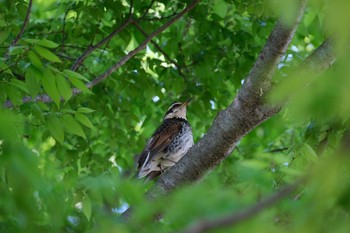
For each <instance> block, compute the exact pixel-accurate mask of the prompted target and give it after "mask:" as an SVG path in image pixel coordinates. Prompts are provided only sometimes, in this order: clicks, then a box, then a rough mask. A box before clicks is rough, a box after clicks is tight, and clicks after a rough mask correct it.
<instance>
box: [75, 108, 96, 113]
mask: <svg viewBox="0 0 350 233" xmlns="http://www.w3.org/2000/svg"><path fill="white" fill-rule="evenodd" d="M77 111H78V112H80V113H92V112H95V110H93V109H91V108H86V107H80V108H78V110H77Z"/></svg>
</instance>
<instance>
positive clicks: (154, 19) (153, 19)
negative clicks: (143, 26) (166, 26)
mask: <svg viewBox="0 0 350 233" xmlns="http://www.w3.org/2000/svg"><path fill="white" fill-rule="evenodd" d="M175 15H177V12H175V13H174V14H171V15H166V16H163V17H161V18H156V17H154V18H144V20H147V21H161V20H165V19H169V18H171V17H173V16H175Z"/></svg>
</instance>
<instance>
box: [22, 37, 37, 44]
mask: <svg viewBox="0 0 350 233" xmlns="http://www.w3.org/2000/svg"><path fill="white" fill-rule="evenodd" d="M23 40H24V41H25V42H27V43H29V44H37V43H38V42H39V41H40V40H38V39H30V38H27V39H23Z"/></svg>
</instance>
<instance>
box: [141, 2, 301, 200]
mask: <svg viewBox="0 0 350 233" xmlns="http://www.w3.org/2000/svg"><path fill="white" fill-rule="evenodd" d="M305 6H306V0H301V1H300V4H299V8H298V11H297V12H296V15H295V19H294V23H293V24H291V25H290V26H287V25H285V24H284V23H283V22H282V21H281V20H280V21H278V22H277V24H276V26H275V28H274V29H273V31H272V32H271V34H270V36H269V38H268V40H267V42H266V44H265V47H264V48H263V50H262V52H261V53H260V55H259V57H258V58H257V60H256V62H255V64H254V66H253V68H252V69H251V71H250V73H249V74H248V76H247V78H246V79H245V82H244V84H243V86H242V88H241V89H240V90H239V92H238V94H237V96H236V98H235V100H234V101H233V103H232V104H231V105H230V106H229V107H228V108H227V109H225V110H223V111H221V112H220V113H219V114H218V116H217V117H216V119H215V121H214V123H213V124H212V126H211V128H210V129H209V130H208V132H207V134H206V135H205V136H204V137H203V138H202V139H201V140H200V141H199V142H198V143H196V144H195V145H194V146H193V147H192V148H191V149H190V150H189V151H188V152H187V154H186V155H185V156H184V157H183V158H182V159H181V160H180V161H179V162H178V163H177V164H176V165H175V166H173V167H172V168H171V169H170V170H169V171H167V172H166V173H164V174H163V175H161V176H160V178H159V180H158V181H157V183H156V184H155V185H154V187H153V188H152V189H151V190H150V191H149V192H148V196H149V197H150V198H151V199H154V198H157V197H158V196H159V195H162V194H165V193H167V192H169V191H171V190H173V189H175V188H176V187H178V186H180V185H182V184H184V183H189V182H194V181H197V180H199V179H200V178H201V177H202V176H203V175H204V174H205V173H206V172H208V171H209V170H211V169H212V168H214V167H216V166H217V165H218V164H219V163H220V162H221V161H222V160H223V159H225V158H226V157H227V156H228V155H229V154H230V153H231V152H232V150H233V148H234V147H235V146H236V144H237V142H238V141H239V140H240V139H241V138H242V137H243V136H245V135H246V134H247V133H249V132H250V131H251V130H252V129H254V128H255V127H256V126H257V125H259V124H261V123H262V122H264V121H265V120H267V119H269V118H270V117H272V116H274V115H275V114H276V113H277V112H278V111H279V108H276V107H273V106H269V105H268V104H264V101H263V95H264V94H265V93H267V92H268V91H269V90H270V88H271V78H272V75H273V73H274V71H275V69H276V67H277V64H278V62H279V60H280V57H281V56H282V55H283V54H284V53H285V52H286V49H287V47H288V45H289V43H290V41H291V39H292V37H293V35H294V33H295V30H296V28H297V25H298V23H299V21H300V20H301V18H302V15H303V13H304V8H305Z"/></svg>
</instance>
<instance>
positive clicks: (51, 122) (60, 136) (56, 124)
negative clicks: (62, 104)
mask: <svg viewBox="0 0 350 233" xmlns="http://www.w3.org/2000/svg"><path fill="white" fill-rule="evenodd" d="M47 127H48V129H49V131H50V133H51V134H52V136H53V137H54V138H55V139H56V140H57V141H58V142H59V143H60V144H61V145H62V144H63V142H64V131H63V125H62V123H61V121H60V120H59V119H58V118H57V117H56V116H55V115H52V116H50V117H49V119H48V120H47Z"/></svg>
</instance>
